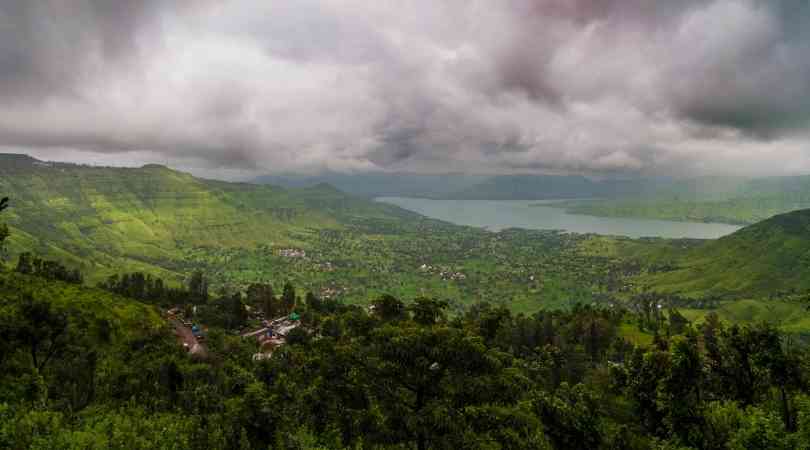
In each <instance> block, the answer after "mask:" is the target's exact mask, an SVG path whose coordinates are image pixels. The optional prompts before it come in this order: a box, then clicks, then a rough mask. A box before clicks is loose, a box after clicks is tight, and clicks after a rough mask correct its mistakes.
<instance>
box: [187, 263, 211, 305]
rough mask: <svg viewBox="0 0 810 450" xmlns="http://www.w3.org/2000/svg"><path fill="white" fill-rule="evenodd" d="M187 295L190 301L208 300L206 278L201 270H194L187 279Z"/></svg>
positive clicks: (204, 301) (202, 301) (200, 301)
mask: <svg viewBox="0 0 810 450" xmlns="http://www.w3.org/2000/svg"><path fill="white" fill-rule="evenodd" d="M188 290H189V295H190V296H191V301H192V303H206V302H208V280H207V279H206V278H205V274H204V273H202V271H199V270H197V271H195V272H194V273H193V274H191V278H190V279H189V281H188Z"/></svg>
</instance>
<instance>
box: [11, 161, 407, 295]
mask: <svg viewBox="0 0 810 450" xmlns="http://www.w3.org/2000/svg"><path fill="white" fill-rule="evenodd" d="M0 192H2V193H3V195H8V196H10V197H11V199H12V202H11V205H12V207H11V208H9V210H8V211H7V213H6V217H5V220H6V221H7V222H8V224H9V225H10V226H11V229H12V237H11V239H10V242H9V250H10V253H11V255H12V256H13V255H14V254H15V253H18V252H21V251H34V252H36V253H38V254H41V255H45V256H48V257H52V258H56V259H59V260H61V261H64V262H65V263H66V264H70V265H72V266H75V267H78V268H80V269H81V270H82V271H83V272H85V273H87V274H88V275H89V276H90V277H91V278H95V279H98V278H101V277H103V276H106V275H107V274H109V273H113V272H121V271H123V270H144V271H148V272H153V273H158V274H161V275H163V276H164V277H167V278H173V277H174V278H178V274H179V273H182V272H184V271H185V270H186V269H188V267H187V266H186V263H185V262H184V257H183V253H184V251H186V250H188V249H191V248H217V249H222V248H252V247H256V246H257V245H260V244H266V245H282V244H291V243H295V241H296V238H295V235H296V233H299V232H302V231H305V230H308V229H341V228H342V227H343V224H344V223H346V222H348V221H350V220H352V218H354V217H360V216H362V217H368V218H375V217H377V218H383V217H388V218H398V219H407V218H413V217H416V216H415V215H414V214H411V213H408V212H405V211H403V210H400V209H398V208H395V207H392V206H388V205H382V204H377V203H372V202H368V201H364V200H359V199H354V198H352V197H349V196H346V195H344V194H342V193H341V192H339V191H337V190H335V189H334V188H331V187H329V186H324V185H320V186H315V187H312V188H307V189H301V190H284V189H281V188H277V187H273V186H257V185H252V184H244V183H226V182H221V181H211V180H203V179H199V178H195V177H193V176H191V175H189V174H186V173H182V172H177V171H174V170H170V169H167V168H165V167H163V166H158V165H147V166H144V167H141V168H107V167H88V166H80V165H74V164H62V163H45V162H42V161H38V160H36V159H34V158H31V157H28V156H25V155H0Z"/></svg>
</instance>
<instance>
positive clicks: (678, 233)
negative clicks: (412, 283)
mask: <svg viewBox="0 0 810 450" xmlns="http://www.w3.org/2000/svg"><path fill="white" fill-rule="evenodd" d="M376 200H377V201H379V202H384V203H390V204H393V205H397V206H399V207H401V208H404V209H407V210H410V211H413V212H417V213H419V214H422V215H424V216H427V217H430V218H433V219H439V220H444V221H446V222H450V223H454V224H457V225H468V226H473V227H481V228H486V229H488V230H492V231H498V230H503V229H505V228H526V229H535V230H562V231H567V232H572V233H597V234H604V235H613V236H627V237H632V238H639V237H663V238H695V239H715V238H718V237H721V236H725V235H727V234H730V233H733V232H734V231H736V230H738V229H740V227H738V226H734V225H726V224H719V223H702V222H674V221H669V220H652V219H635V218H616V217H595V216H584V215H579V214H568V213H567V212H565V210H564V209H561V208H554V207H553V205H554V203H555V201H553V200H546V201H541V200H428V199H422V198H406V197H379V198H377V199H376Z"/></svg>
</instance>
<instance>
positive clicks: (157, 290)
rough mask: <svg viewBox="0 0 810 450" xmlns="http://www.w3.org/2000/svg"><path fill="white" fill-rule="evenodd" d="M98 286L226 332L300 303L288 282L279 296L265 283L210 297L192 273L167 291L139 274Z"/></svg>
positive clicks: (203, 281) (157, 281)
mask: <svg viewBox="0 0 810 450" xmlns="http://www.w3.org/2000/svg"><path fill="white" fill-rule="evenodd" d="M98 286H99V287H100V288H102V289H105V290H107V291H110V292H114V293H116V294H119V295H123V296H126V297H130V298H134V299H138V300H141V301H143V302H147V303H150V304H155V305H161V306H164V307H180V308H182V310H183V311H184V312H185V314H186V315H187V316H189V317H191V316H192V315H193V316H194V317H195V318H196V319H197V320H198V321H200V322H202V323H205V324H206V325H210V326H215V327H221V328H224V329H228V330H238V329H241V328H242V327H244V326H245V325H246V323H247V321H248V318H249V315H250V314H249V311H253V312H254V315H261V316H263V317H264V318H268V319H270V318H276V317H278V316H282V315H286V314H289V313H290V312H292V311H293V309H294V308H295V306H296V304H297V303H298V302H299V300H300V299H299V298H298V297H297V295H296V292H295V288H294V287H293V285H292V284H291V283H289V282H287V283H285V284H284V286H283V289H282V293H281V295H280V296H279V295H276V293H275V290H274V289H273V286H272V285H271V284H269V283H252V284H250V285H249V286H248V287H247V289H246V290H245V291H244V292H243V291H240V290H235V291H231V290H229V289H226V288H224V287H223V288H221V289H220V290H219V292H217V293H216V294H212V293H210V292H209V281H208V278H207V277H206V276H205V274H204V273H203V272H201V271H196V272H194V273H193V274H192V275H191V276H190V277H189V279H188V281H187V283H186V285H185V286H181V287H169V285H168V283H166V282H164V281H163V279H161V278H159V277H153V276H152V275H149V274H144V273H141V272H134V273H127V274H122V275H112V276H110V277H109V278H108V279H107V280H106V281H104V282H101V283H99V285H98ZM314 298H315V297H314V296H313V295H312V294H307V296H306V298H305V301H306V302H307V303H308V304H312V303H313V302H315V301H316V300H313V299H314ZM192 311H195V313H192Z"/></svg>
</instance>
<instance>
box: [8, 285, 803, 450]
mask: <svg viewBox="0 0 810 450" xmlns="http://www.w3.org/2000/svg"><path fill="white" fill-rule="evenodd" d="M0 280H2V283H0V288H2V290H3V292H4V295H3V298H4V299H5V300H4V302H3V303H2V305H1V306H2V308H0V311H1V312H2V315H0V332H2V335H3V337H4V339H3V340H2V343H3V345H2V353H0V366H2V367H0V373H2V374H3V375H2V378H1V379H2V385H1V386H2V387H0V446H2V447H6V448H47V449H58V448H91V449H92V448H128V449H129V448H240V449H241V448H261V449H266V448H281V449H287V448H289V449H315V448H390V449H405V448H416V449H425V448H487V449H490V448H526V449H537V448H561V449H567V448H623V449H634V448H638V449H646V448H733V449H748V448H785V449H788V448H805V447H802V446H806V444H807V442H810V441H808V437H810V397H809V396H808V395H807V392H808V391H807V388H808V384H807V383H808V381H809V380H808V378H807V376H808V364H809V363H810V359H808V354H807V353H806V351H805V350H804V348H803V347H800V346H799V345H796V344H795V343H794V342H792V341H791V340H790V339H788V338H786V337H785V336H784V335H782V334H781V333H780V332H779V331H777V330H776V329H774V328H773V327H771V326H768V325H764V324H762V325H752V326H726V325H723V324H722V323H721V322H720V321H719V320H717V318H716V317H714V316H710V317H708V318H707V319H706V321H705V323H704V324H703V325H701V326H694V325H692V324H689V323H686V324H684V323H682V322H681V321H680V320H679V319H674V318H668V319H666V320H665V321H664V322H663V323H662V326H661V328H660V329H659V331H660V332H659V334H657V335H656V338H655V340H654V342H653V343H652V344H651V345H649V346H637V345H634V344H631V343H630V342H628V341H626V340H625V339H623V338H622V337H621V332H620V330H621V328H622V327H623V326H625V324H626V323H627V321H628V320H632V319H633V316H632V315H631V314H630V313H628V312H627V311H624V310H621V309H617V308H604V309H595V308H592V307H576V308H574V309H572V310H571V311H568V312H564V311H542V312H538V313H536V314H533V315H530V316H527V315H523V314H518V315H515V314H513V313H511V312H510V311H509V310H508V309H505V308H502V307H498V306H493V305H489V304H476V305H475V306H474V307H473V308H471V309H470V310H469V311H468V312H467V313H466V314H464V315H462V316H455V317H448V315H447V314H446V306H447V305H446V303H444V302H442V301H437V300H431V299H426V298H419V299H416V300H414V301H412V302H408V303H403V302H401V301H400V300H398V299H396V298H394V297H391V296H382V297H380V298H378V299H377V300H375V301H374V302H373V308H372V309H371V312H369V311H367V310H366V309H365V308H360V307H357V306H348V305H343V304H340V303H335V302H333V301H324V300H319V299H317V298H316V297H315V296H312V295H310V296H307V297H308V298H307V300H306V301H303V299H300V298H298V299H296V306H295V308H296V310H297V311H299V312H300V313H301V316H302V320H303V325H304V326H303V328H302V331H301V332H300V333H297V334H296V335H295V336H294V337H292V336H291V338H290V340H289V342H288V344H287V345H285V346H283V347H281V348H279V349H277V350H276V351H275V352H273V354H272V357H271V358H269V359H266V360H261V361H254V360H253V359H252V358H251V355H252V354H253V353H254V352H255V351H256V350H255V349H256V347H255V346H256V344H255V341H253V340H251V339H243V338H240V337H238V336H232V335H230V334H229V333H227V332H226V331H227V329H228V328H226V327H212V331H211V332H210V334H209V338H208V341H207V346H208V348H209V353H208V355H207V357H205V358H203V359H199V358H196V357H194V356H189V355H187V354H185V352H183V351H182V350H181V347H180V346H179V345H178V344H177V343H176V342H175V340H174V338H173V337H172V336H171V334H170V333H169V332H168V327H167V326H165V325H164V326H158V327H154V326H150V327H144V326H143V325H137V324H138V320H137V317H134V316H133V317H130V318H128V319H127V320H126V321H124V322H113V321H112V320H113V318H114V317H115V314H113V313H112V310H111V309H110V310H108V309H107V308H112V307H113V305H116V304H127V305H132V306H133V307H134V306H135V305H137V304H138V302H137V301H135V300H129V299H125V298H123V297H121V298H118V299H117V300H113V303H104V302H101V303H97V304H95V305H94V306H93V308H94V309H89V308H90V306H89V304H86V303H81V302H79V303H76V304H74V303H72V302H67V301H66V302H61V303H60V302H53V301H51V299H52V298H53V294H54V292H57V291H58V290H59V289H62V286H64V287H67V286H70V285H66V284H63V283H62V282H59V281H53V280H43V279H38V278H32V277H30V276H28V275H19V274H16V275H15V274H10V273H6V274H3V275H0ZM37 280H39V281H37ZM54 289H56V291H54ZM72 289H86V288H72ZM258 289H259V288H254V289H253V290H254V291H257V290H258ZM88 291H89V292H92V293H93V295H95V296H97V297H98V298H100V299H101V298H104V296H105V295H110V294H103V292H104V291H96V290H88ZM287 291H288V292H289V294H288V295H295V294H294V289H293V288H292V287H291V286H290V287H289V288H288V289H287ZM70 293H73V294H75V293H76V291H66V294H68V295H69V294H70ZM43 294H47V295H43ZM281 297H283V296H279V297H277V299H279V300H280V299H281ZM274 298H276V297H274ZM111 300H112V299H111ZM83 305H84V306H83ZM143 308H149V307H147V306H143ZM133 314H136V313H134V312H133ZM105 321H106V322H105ZM105 323H106V325H105ZM122 327H124V328H127V329H128V332H126V333H124V332H122V330H121V328H122ZM676 332H678V333H676Z"/></svg>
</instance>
